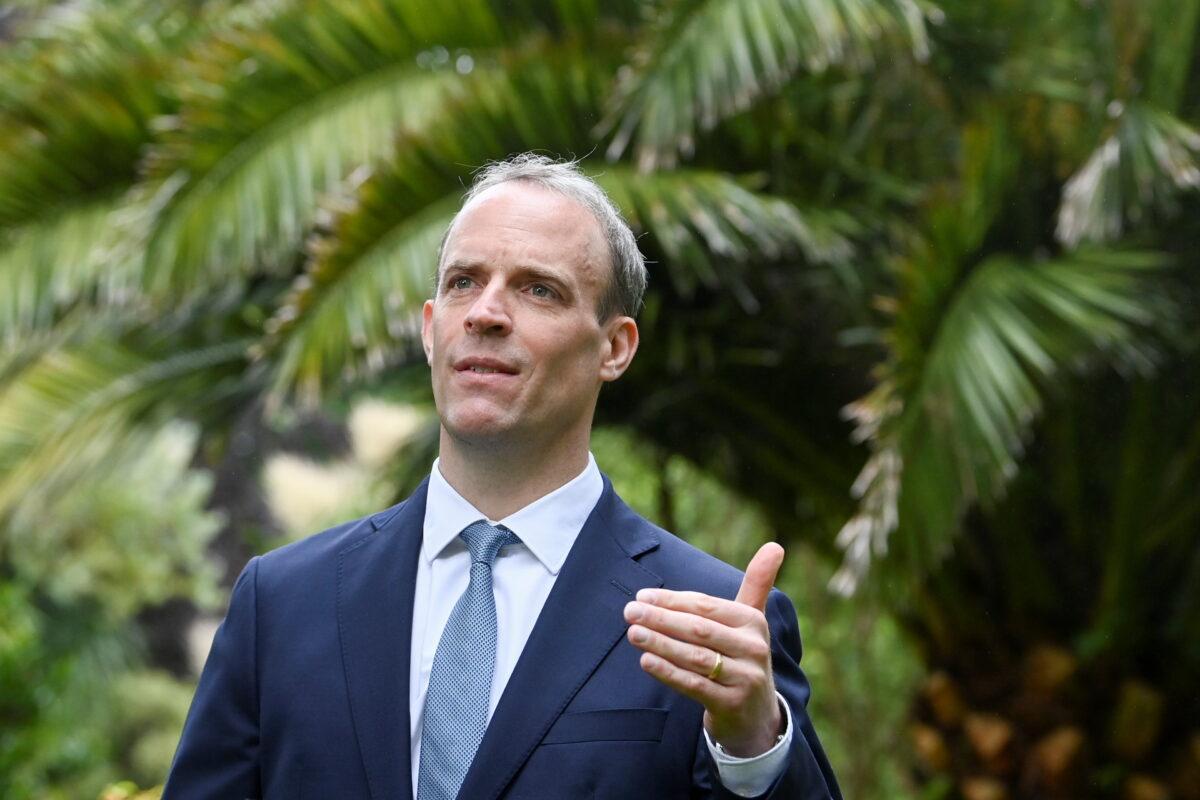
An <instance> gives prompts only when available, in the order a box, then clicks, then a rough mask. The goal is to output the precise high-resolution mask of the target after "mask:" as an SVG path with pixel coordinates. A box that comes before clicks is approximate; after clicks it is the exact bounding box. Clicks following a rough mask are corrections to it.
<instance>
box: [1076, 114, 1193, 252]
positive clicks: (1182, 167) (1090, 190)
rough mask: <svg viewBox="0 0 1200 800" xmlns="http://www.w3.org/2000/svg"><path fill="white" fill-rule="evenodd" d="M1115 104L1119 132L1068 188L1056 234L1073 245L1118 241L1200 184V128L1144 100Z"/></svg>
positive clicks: (1086, 165)
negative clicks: (1199, 129) (1198, 129)
mask: <svg viewBox="0 0 1200 800" xmlns="http://www.w3.org/2000/svg"><path fill="white" fill-rule="evenodd" d="M1112 108H1113V110H1114V111H1117V112H1118V113H1120V115H1121V118H1120V121H1119V123H1118V124H1117V129H1116V131H1115V132H1114V133H1113V134H1112V135H1111V136H1109V137H1108V138H1107V139H1106V140H1105V141H1104V143H1103V144H1102V145H1100V147H1099V148H1097V149H1096V151H1095V152H1094V153H1092V155H1091V157H1090V158H1088V160H1087V162H1086V163H1085V164H1084V165H1083V167H1082V168H1080V170H1079V171H1078V172H1076V173H1075V175H1073V176H1072V177H1071V179H1070V180H1069V181H1067V184H1066V186H1065V187H1063V196H1062V204H1061V205H1060V207H1059V210H1058V226H1057V228H1056V234H1057V236H1058V239H1059V241H1061V242H1062V243H1063V244H1065V245H1067V246H1068V247H1075V246H1077V245H1079V244H1080V243H1082V242H1104V241H1112V240H1115V239H1117V238H1119V237H1120V236H1121V235H1122V234H1123V233H1124V232H1125V230H1126V228H1127V227H1129V226H1130V225H1133V226H1137V225H1138V224H1139V223H1141V222H1143V221H1144V220H1145V219H1146V218H1147V217H1148V216H1149V214H1150V213H1151V212H1152V211H1156V210H1160V209H1170V208H1172V207H1173V201H1174V199H1175V196H1176V195H1177V194H1178V192H1180V191H1183V190H1192V189H1196V188H1197V187H1200V164H1198V163H1197V160H1196V159H1197V155H1200V132H1197V131H1196V129H1195V128H1193V127H1191V126H1189V125H1187V124H1186V123H1184V122H1183V121H1181V120H1179V119H1178V118H1176V117H1174V116H1172V115H1171V114H1169V113H1167V112H1165V111H1160V110H1157V109H1154V108H1150V107H1148V106H1145V105H1133V106H1130V107H1128V108H1124V109H1122V108H1120V107H1119V105H1114V106H1113V107H1112Z"/></svg>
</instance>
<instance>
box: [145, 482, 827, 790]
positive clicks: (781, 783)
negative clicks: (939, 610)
mask: <svg viewBox="0 0 1200 800" xmlns="http://www.w3.org/2000/svg"><path fill="white" fill-rule="evenodd" d="M425 489H426V487H425V485H422V486H421V487H420V488H419V489H417V491H416V492H415V493H414V494H413V495H412V496H411V497H410V498H408V499H407V500H405V501H404V502H402V503H400V504H399V505H396V506H394V507H392V508H390V509H388V510H386V511H382V512H380V513H378V514H375V515H374V516H371V517H368V518H366V519H362V520H358V521H356V522H352V523H348V524H345V525H341V526H339V527H337V528H333V529H331V530H328V531H325V532H324V533H321V534H318V535H316V536H313V537H310V538H308V539H305V540H303V541H300V542H297V543H295V544H291V545H288V546H287V547H283V548H280V549H278V550H275V551H273V552H270V553H267V554H266V555H263V556H259V557H256V558H254V559H252V560H251V561H250V563H249V564H247V566H246V568H245V570H244V571H243V572H242V574H241V576H240V577H239V578H238V581H237V584H236V585H235V586H234V589H233V595H232V599H231V601H230V607H229V612H228V614H227V616H226V618H225V621H224V622H223V623H222V625H221V627H220V629H219V630H218V632H217V635H216V638H215V640H214V641H213V646H212V650H211V652H210V654H209V657H208V662H207V664H206V665H205V667H204V672H203V675H202V676H201V678H200V684H199V687H198V688H197V689H196V696H195V699H194V700H193V702H192V708H191V711H190V712H189V714H188V719H187V723H186V725H185V726H184V730H183V736H182V738H181V739H180V743H179V749H178V750H177V752H176V754H175V761H174V764H173V765H172V768H171V774H170V777H169V778H168V780H167V785H166V789H165V791H164V794H163V798H164V800H202V799H203V800H242V798H264V800H297V799H299V800H316V799H317V798H319V799H320V800H331V799H334V798H336V800H357V799H358V798H363V799H364V800H366V799H367V798H369V799H370V800H412V779H411V767H410V763H409V762H410V759H409V707H408V704H409V700H408V698H409V692H408V667H409V648H410V639H411V627H412V606H413V587H414V584H415V577H416V570H417V557H418V550H419V548H420V545H421V535H422V526H423V522H424V518H425ZM741 577H742V576H741V573H740V572H739V571H738V570H736V569H734V568H733V567H730V566H728V565H726V564H724V563H722V562H720V561H718V560H716V559H715V558H712V557H711V556H709V555H706V554H704V553H702V552H700V551H699V550H696V549H695V548H693V547H691V546H690V545H687V544H685V543H684V542H682V541H681V540H679V539H677V538H676V537H674V536H672V535H671V534H669V533H667V532H666V531H663V530H662V529H660V528H657V527H655V526H654V525H652V524H651V523H649V522H647V521H646V520H645V519H643V518H641V517H639V516H638V515H637V514H635V513H634V512H633V511H632V510H630V509H629V507H628V506H626V505H625V504H624V503H623V502H622V501H621V500H620V499H619V498H618V497H617V496H616V494H615V493H614V492H613V489H612V485H611V484H610V483H609V482H608V479H607V478H606V479H605V481H604V492H603V494H602V495H601V497H600V500H599V502H598V503H597V504H596V507H595V509H594V510H593V511H592V514H591V516H590V517H589V518H588V521H587V523H586V524H585V525H584V527H583V530H582V531H581V532H580V534H579V538H578V540H576V542H575V545H574V547H573V548H572V549H571V552H570V555H569V556H568V557H567V560H566V563H565V564H564V565H563V568H562V571H561V572H560V574H559V576H558V580H557V581H556V583H555V585H554V589H553V590H552V591H551V593H550V596H549V598H548V599H547V600H546V605H545V608H544V609H543V611H542V614H541V616H540V617H539V618H538V620H537V623H536V625H535V626H534V629H533V632H532V634H531V635H530V637H529V641H528V643H527V644H526V646H525V649H524V651H523V652H522V654H521V657H520V660H519V661H518V662H517V665H516V668H515V669H514V671H513V674H512V677H511V678H510V680H509V682H508V685H507V687H506V688H505V690H504V694H503V696H502V697H501V698H500V703H499V706H498V707H497V708H496V711H495V714H494V715H493V717H492V720H491V723H490V724H489V726H488V729H487V733H486V735H485V736H484V739H483V743H482V744H481V745H480V747H479V751H478V753H477V755H476V757H475V760H474V762H473V763H472V765H471V768H470V771H469V772H468V773H467V776H466V780H465V782H464V783H463V786H462V790H461V792H460V794H459V797H460V798H464V800H476V799H478V800H496V799H497V798H505V800H555V799H556V798H567V799H569V800H573V799H574V798H580V799H581V800H600V799H601V798H603V799H605V800H635V799H636V798H648V799H649V798H653V799H654V800H660V799H661V800H667V799H668V798H733V795H732V794H730V793H729V792H727V791H725V790H724V789H723V787H722V786H721V784H720V782H719V780H718V779H717V775H716V769H715V767H714V766H713V765H712V763H711V759H710V757H709V755H708V751H707V748H706V746H705V744H704V741H703V737H702V736H701V717H702V713H703V709H702V708H701V706H700V705H699V704H698V703H696V702H694V701H692V700H689V699H687V698H685V697H683V696H682V695H680V694H678V693H676V692H674V691H672V690H671V689H669V688H667V687H666V686H663V685H662V684H660V683H659V682H658V681H656V680H654V679H653V678H651V677H650V676H648V675H646V674H645V673H644V672H643V671H642V669H641V667H640V666H639V665H638V656H639V652H638V651H637V650H636V649H635V648H634V647H633V646H632V645H630V644H629V643H628V641H627V640H626V639H625V631H626V624H625V621H624V619H623V616H622V609H623V607H624V605H625V604H626V603H627V602H628V601H629V600H630V599H632V597H633V595H634V594H635V593H636V592H637V591H638V590H639V589H641V588H643V587H658V586H665V587H667V588H669V589H691V590H697V591H701V592H706V593H709V594H713V595H719V596H722V597H733V596H735V595H736V593H737V590H738V587H739V585H740V582H741ZM767 617H768V620H769V623H770V627H771V636H772V648H773V658H774V669H775V681H776V686H777V688H778V689H779V691H780V693H781V694H782V695H783V696H784V697H785V698H786V699H787V702H788V703H789V705H790V706H791V710H792V718H793V720H794V722H795V726H796V729H795V731H794V736H793V739H792V749H791V752H790V754H789V759H788V767H787V770H786V772H785V773H784V774H783V776H781V778H780V779H779V780H777V781H776V782H775V784H774V785H773V786H772V787H771V789H770V790H769V792H768V793H767V794H766V795H764V796H765V797H771V798H778V799H779V800H784V798H787V799H788V800H791V799H792V798H795V799H796V800H801V799H803V800H827V798H840V794H839V793H838V789H837V785H836V784H835V782H834V777H833V773H832V771H831V770H830V767H829V764H828V762H827V761H826V758H825V755H824V753H823V752H822V750H821V746H820V744H819V743H818V741H817V737H816V734H815V733H814V731H813V728H812V724H811V723H810V721H809V719H808V715H807V714H806V713H805V705H806V703H807V701H808V693H809V688H808V683H807V682H806V680H805V678H804V675H803V674H802V673H801V671H800V668H799V665H798V663H797V662H798V661H799V657H800V638H799V634H798V632H797V628H796V615H795V611H794V609H793V607H792V605H791V603H790V602H789V601H788V599H787V597H786V596H785V595H783V594H782V593H780V592H778V591H773V592H772V593H771V597H770V600H769V602H768V608H767Z"/></svg>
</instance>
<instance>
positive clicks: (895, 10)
mask: <svg viewBox="0 0 1200 800" xmlns="http://www.w3.org/2000/svg"><path fill="white" fill-rule="evenodd" d="M925 13H926V12H925V11H924V10H922V8H921V6H920V5H919V4H918V2H917V1H916V0H692V1H691V2H676V3H671V4H667V7H666V8H665V9H664V11H663V16H662V18H661V21H660V22H659V23H658V24H657V25H654V26H650V27H649V29H648V31H649V32H648V34H647V36H646V38H645V40H644V41H642V42H641V43H640V45H639V46H638V48H637V50H636V51H635V53H634V57H633V69H631V70H628V71H627V72H626V74H625V75H624V77H623V78H622V79H621V80H620V81H619V83H618V87H617V91H616V94H615V95H614V98H613V102H612V104H611V107H610V109H609V113H608V115H607V118H606V120H605V122H604V123H603V124H602V125H601V130H602V131H605V132H612V133H613V139H612V142H611V144H610V145H609V148H608V155H609V157H610V158H614V159H615V158H617V157H618V156H620V155H621V154H622V153H624V152H625V150H626V148H627V147H628V146H629V144H630V142H631V141H634V142H635V149H636V152H637V158H638V163H639V164H640V166H641V167H642V168H643V169H646V170H649V169H652V168H653V167H655V166H657V165H670V164H672V163H674V161H675V158H676V154H677V153H680V152H682V153H683V154H684V155H685V156H686V155H688V154H690V153H691V151H692V148H693V146H694V143H695V138H696V135H697V134H698V133H700V132H701V131H705V130H708V129H710V128H712V127H714V126H715V125H716V124H717V123H718V122H719V121H720V120H722V119H724V118H726V117H729V116H732V115H733V114H735V113H737V112H739V111H743V110H745V109H746V108H748V107H749V106H750V104H751V103H753V102H754V101H755V100H756V99H758V98H760V97H762V96H764V95H767V94H770V93H772V92H774V91H776V90H778V89H779V87H780V86H781V85H783V84H784V83H785V82H787V81H788V80H790V79H791V78H792V77H793V76H794V75H796V74H797V73H798V72H799V71H800V70H802V69H807V70H809V71H811V72H820V71H822V70H824V69H826V68H828V67H830V66H834V65H838V66H844V67H847V68H850V69H861V68H864V67H866V66H867V65H869V64H870V63H872V61H873V59H874V58H875V54H877V53H878V52H880V51H881V49H882V48H883V47H884V46H885V43H886V42H889V41H890V42H902V43H903V46H904V47H905V48H907V49H908V50H910V51H911V52H912V54H913V55H914V56H915V57H917V58H922V59H923V58H925V57H926V56H927V54H928V44H927V41H926V36H925ZM635 140H636V141H635Z"/></svg>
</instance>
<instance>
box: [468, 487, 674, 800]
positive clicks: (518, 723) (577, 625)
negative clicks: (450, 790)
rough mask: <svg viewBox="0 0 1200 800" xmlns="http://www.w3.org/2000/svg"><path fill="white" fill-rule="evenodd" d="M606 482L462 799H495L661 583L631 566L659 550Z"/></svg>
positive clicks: (485, 740) (495, 718) (504, 697)
mask: <svg viewBox="0 0 1200 800" xmlns="http://www.w3.org/2000/svg"><path fill="white" fill-rule="evenodd" d="M626 514H628V517H629V520H634V519H636V517H634V515H633V514H632V513H630V512H628V510H627V509H625V507H624V504H622V503H621V502H620V500H618V499H617V497H616V494H615V493H614V492H613V489H612V485H611V484H610V483H609V481H608V479H607V478H605V479H604V492H603V493H602V494H601V496H600V500H599V501H598V502H597V503H596V507H595V509H593V510H592V514H591V516H589V517H588V521H587V523H585V524H584V526H583V530H581V531H580V533H579V537H578V538H577V539H576V540H575V544H574V546H572V548H571V552H570V554H569V555H568V556H567V560H566V562H565V563H564V564H563V568H562V572H560V573H559V576H558V579H557V580H556V581H555V583H554V588H553V589H552V590H551V592H550V595H549V597H548V598H547V599H546V605H545V606H544V607H543V609H542V613H541V615H540V616H539V617H538V620H537V623H536V624H535V625H534V628H533V632H532V633H531V634H530V635H529V641H528V642H527V643H526V645H525V649H524V651H523V652H522V653H521V657H520V659H519V660H518V661H517V665H516V667H515V668H514V670H513V674H512V677H511V678H510V679H509V682H508V685H507V686H506V687H505V690H504V694H503V695H502V696H501V698H500V703H499V705H498V706H497V707H496V713H495V714H494V715H493V716H492V720H491V722H490V724H489V725H488V729H487V732H486V733H485V734H484V737H483V742H482V743H481V744H480V746H479V751H478V752H477V753H476V755H475V760H474V761H473V762H472V763H471V768H470V770H469V771H468V772H467V776H466V779H465V780H464V781H463V785H462V788H461V790H460V791H459V795H458V796H459V797H460V798H487V799H488V800H491V799H492V798H496V797H498V796H499V795H500V793H501V792H503V791H504V788H505V787H506V786H507V785H508V783H509V782H510V781H511V780H512V778H513V776H514V775H516V773H517V770H519V769H520V768H521V766H522V765H523V764H524V763H525V761H526V760H527V759H528V758H529V756H530V754H531V753H532V752H533V749H534V748H535V747H536V746H537V744H538V743H539V742H540V741H541V740H542V737H544V736H545V735H546V731H548V730H549V729H550V726H551V725H552V724H553V723H554V721H555V720H556V719H557V718H558V716H559V715H560V714H561V713H562V711H563V709H564V708H566V706H567V704H568V703H569V702H570V701H571V698H572V697H574V696H575V693H576V692H577V691H579V689H580V687H581V686H583V684H584V682H585V681H586V680H587V678H588V676H590V675H591V674H592V672H593V671H594V670H595V669H596V667H597V666H598V665H599V664H600V661H601V660H602V659H603V658H604V656H605V655H606V654H607V653H608V651H609V650H611V649H612V647H613V645H615V644H616V643H617V642H618V641H619V640H620V638H621V637H622V636H623V635H624V633H625V629H626V625H625V620H624V618H623V615H622V610H623V608H624V606H625V604H626V603H627V602H629V601H630V600H632V599H633V595H634V594H635V593H636V592H637V591H638V590H639V589H641V588H644V587H647V586H661V585H662V579H661V578H659V577H658V576H657V575H655V574H654V573H652V572H650V571H649V570H647V569H645V568H644V567H642V566H641V565H639V564H638V563H637V562H636V561H634V560H633V556H637V555H640V554H641V553H643V552H645V551H646V550H649V549H651V548H652V547H654V546H656V545H657V539H656V538H655V537H654V535H653V534H652V532H651V529H650V528H649V527H648V526H645V525H644V524H636V523H635V524H633V525H626V524H618V521H620V522H627V521H629V520H626V519H624V517H625V515H626Z"/></svg>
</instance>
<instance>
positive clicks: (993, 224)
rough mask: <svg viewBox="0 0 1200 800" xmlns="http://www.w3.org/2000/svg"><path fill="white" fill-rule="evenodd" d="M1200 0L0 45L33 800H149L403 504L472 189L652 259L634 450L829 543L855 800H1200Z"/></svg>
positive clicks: (730, 2)
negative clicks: (286, 612) (314, 597)
mask: <svg viewBox="0 0 1200 800" xmlns="http://www.w3.org/2000/svg"><path fill="white" fill-rule="evenodd" d="M1198 15H1200V0H937V2H932V1H930V0H645V1H644V2H635V1H634V0H606V2H599V1H598V0H540V1H539V0H491V1H489V0H442V2H437V3H434V2H422V1H421V0H252V1H250V2H232V1H231V0H110V1H109V2H100V1H99V0H75V1H73V2H11V1H9V2H0V796H2V797H3V798H6V800H27V799H28V798H52V799H55V800H57V799H58V798H64V799H66V798H70V799H71V800H75V799H77V798H84V799H85V800H93V799H94V798H97V797H98V796H100V795H101V794H103V796H104V797H105V798H110V800H115V799H116V798H125V797H131V796H135V795H136V796H138V797H155V796H157V790H156V789H155V787H156V786H158V785H159V784H160V783H161V782H162V780H163V777H164V776H165V772H166V769H167V767H168V765H169V763H170V758H171V754H172V752H173V750H174V746H175V743H176V740H177V737H178V734H179V730H180V727H181V724H182V719H183V715H184V714H185V713H186V709H187V705H188V702H189V700H190V696H191V692H192V690H193V687H194V685H195V679H196V674H197V670H198V668H199V666H200V664H201V663H202V661H203V658H204V655H205V653H206V650H207V647H208V643H209V641H210V640H211V636H212V632H213V629H214V628H215V625H216V624H217V622H218V621H219V620H220V618H221V616H222V614H223V611H224V603H225V598H226V595H227V591H228V587H229V585H230V583H231V581H232V578H233V576H235V575H236V574H237V572H238V571H239V570H240V568H241V567H242V565H243V564H244V563H245V561H246V560H247V559H248V558H249V557H250V555H252V554H254V553H258V552H263V551H265V550H267V549H270V548H272V547H275V546H278V545H280V544H283V543H285V542H287V541H290V540H293V539H295V538H298V537H302V536H305V535H308V534H310V533H312V532H315V531H317V530H319V529H321V528H322V527H323V526H325V525H326V524H329V523H332V522H333V521H335V520H340V519H345V518H348V517H351V516H354V515H356V514H360V513H364V512H366V511H368V510H373V509H376V508H379V507H382V506H385V505H387V504H390V503H391V502H394V501H395V500H396V499H398V498H400V497H403V496H404V495H405V494H406V492H407V491H408V490H409V489H410V488H411V487H412V486H413V485H414V484H415V483H416V482H417V481H419V480H420V479H421V477H422V475H423V474H424V473H426V472H427V471H428V468H429V465H430V463H431V461H432V458H433V455H434V446H435V441H436V439H435V434H436V427H435V425H436V422H435V418H434V416H433V414H432V408H431V402H430V396H429V391H428V388H427V373H426V369H425V367H424V364H423V360H422V359H421V358H420V357H419V348H418V347H417V346H416V344H415V340H414V332H415V328H414V320H415V316H414V315H415V313H416V311H417V309H418V308H419V304H420V302H421V301H422V299H423V298H424V297H426V296H427V294H428V292H429V288H430V285H431V277H432V271H433V266H434V256H435V250H436V247H437V243H438V240H439V237H440V235H441V233H442V231H443V230H444V228H445V226H446V223H447V221H448V220H449V218H450V215H451V214H452V213H453V211H454V209H455V207H456V205H457V203H458V201H459V198H460V197H461V194H462V191H463V188H464V185H465V183H466V182H468V181H469V179H470V175H471V173H472V171H473V170H475V169H476V168H478V167H479V166H481V165H482V164H484V163H485V162H487V161H488V160H491V159H496V158H502V157H504V156H506V155H508V154H511V153H515V152H520V151H525V150H537V151H540V152H544V153H548V154H552V155H555V156H565V157H575V158H579V159H581V160H582V165H583V168H584V169H585V170H586V171H587V172H588V173H589V174H591V175H594V176H595V177H596V178H597V179H598V180H599V181H600V183H601V184H602V185H603V186H604V187H605V189H606V190H607V191H609V192H610V193H611V195H612V197H613V198H614V199H615V200H616V202H617V203H618V204H619V205H620V206H621V207H622V208H623V210H624V211H625V213H626V214H627V215H628V217H629V219H630V221H631V223H632V224H633V226H634V227H635V228H636V230H637V232H638V234H639V236H640V239H639V241H640V244H641V247H642V249H643V251H644V252H645V253H646V254H647V256H648V257H649V258H650V259H651V261H652V263H651V267H650V269H651V286H650V290H649V294H648V298H647V303H646V308H645V311H644V313H643V314H642V317H641V326H642V331H643V334H642V350H641V352H640V353H639V355H638V358H637V360H636V362H635V364H634V366H633V368H632V370H631V371H630V373H629V374H628V375H627V376H626V377H625V378H624V379H623V380H622V381H620V382H619V383H618V384H617V385H615V386H612V387H610V388H606V390H605V393H604V395H603V396H602V398H601V409H600V412H599V416H600V420H599V422H600V427H599V430H598V432H597V434H596V437H595V452H596V456H597V458H598V460H599V461H600V463H601V466H602V467H603V468H604V469H606V470H607V471H608V472H609V473H610V474H611V475H612V477H613V479H614V481H615V483H616V484H617V487H618V490H619V491H620V492H621V493H622V494H623V495H624V496H625V497H626V498H627V499H628V500H629V501H630V502H631V503H632V504H633V505H634V506H636V507H637V508H638V509H639V510H641V511H642V512H643V513H645V514H646V515H648V516H649V517H651V518H653V519H655V520H657V521H659V522H660V523H662V524H663V525H665V526H667V527H669V528H672V529H674V530H676V531H679V532H680V533H681V534H682V535H684V536H685V537H687V538H689V539H690V540H692V541H693V542H695V543H696V544H698V545H699V546H701V547H703V548H706V549H708V550H710V551H712V552H715V553H716V554H717V555H719V556H721V557H722V558H725V559H726V560H729V561H732V562H734V563H744V561H745V560H746V559H747V558H748V556H749V554H751V553H752V552H753V551H754V549H755V547H756V546H757V545H758V544H759V543H761V542H762V541H764V540H767V539H776V540H778V541H780V542H782V543H784V544H785V546H786V547H787V548H788V550H789V558H788V561H787V563H786V567H785V571H784V574H783V575H782V577H781V579H780V585H781V587H782V588H784V589H785V590H786V591H788V592H789V593H790V595H791V596H792V597H793V599H794V600H795V602H796V605H797V607H798V608H799V613H800V615H801V620H800V621H801V625H802V630H803V631H804V634H805V646H806V652H805V660H804V665H805V667H806V669H807V671H808V674H809V676H810V677H811V679H812V683H813V686H814V690H815V692H814V696H813V701H812V707H811V710H812V715H813V717H814V718H815V720H816V724H817V726H818V729H819V730H820V731H821V735H822V737H823V739H824V741H825V743H826V745H827V748H828V750H829V753H830V756H831V758H832V761H833V763H834V765H835V768H836V770H837V772H838V774H839V776H840V778H841V781H842V786H843V789H844V791H845V794H846V797H847V798H852V799H853V800H884V799H885V798H886V799H887V800H891V799H893V798H901V799H902V800H903V799H905V798H908V799H910V800H916V798H927V799H930V800H932V799H933V798H946V799H947V800H950V799H953V798H963V799H964V800H1006V798H1014V799H1015V798H1028V799H1033V798H1039V799H1040V798H1114V799H1115V798H1120V800H1196V798H1200V413H1197V412H1198V410H1200V409H1198V406H1200V358H1198V356H1200V333H1198V330H1197V324H1196V323H1197V321H1198V318H1200V314H1198V313H1197V309H1198V308H1200V305H1198V300H1200V297H1198V295H1200V269H1198V266H1200V265H1198V263H1197V262H1198V261H1200V213H1198V212H1200V198H1198V196H1197V192H1196V189H1197V188H1198V187H1200V130H1198V129H1197V127H1196V126H1197V125H1200V62H1198V57H1197V33H1198V31H1200V19H1198Z"/></svg>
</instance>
